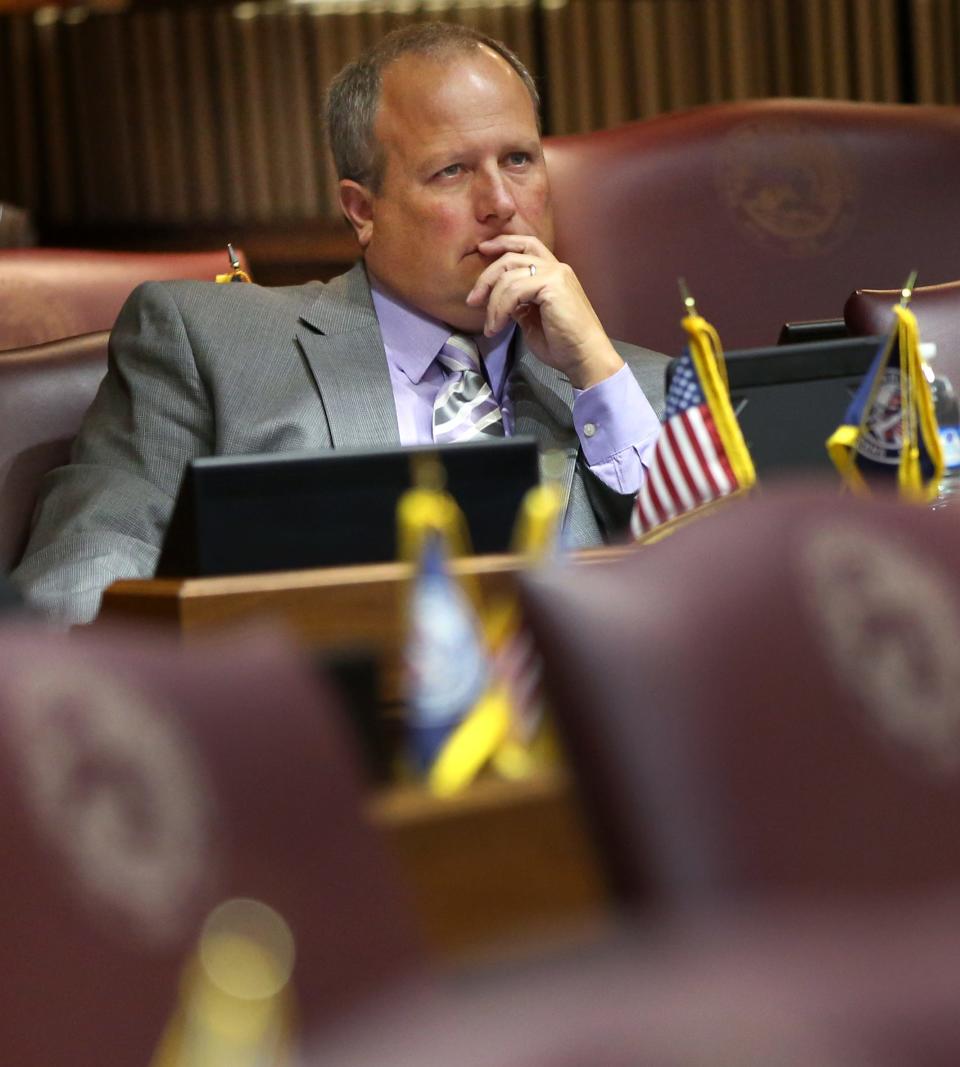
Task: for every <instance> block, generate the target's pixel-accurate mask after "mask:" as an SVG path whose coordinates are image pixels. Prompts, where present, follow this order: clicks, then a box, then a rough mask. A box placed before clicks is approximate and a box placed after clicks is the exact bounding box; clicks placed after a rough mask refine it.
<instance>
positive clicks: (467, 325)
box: [440, 303, 487, 333]
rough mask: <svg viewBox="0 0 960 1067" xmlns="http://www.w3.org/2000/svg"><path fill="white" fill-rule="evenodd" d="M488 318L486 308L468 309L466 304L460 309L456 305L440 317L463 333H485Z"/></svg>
mask: <svg viewBox="0 0 960 1067" xmlns="http://www.w3.org/2000/svg"><path fill="white" fill-rule="evenodd" d="M486 317H487V311H486V308H471V307H467V305H466V303H464V304H462V305H461V306H459V307H458V306H457V305H456V304H454V305H451V306H450V307H448V308H446V309H445V310H444V314H443V315H442V316H440V318H441V319H442V321H443V322H445V323H446V324H447V325H448V326H452V327H453V329H455V330H459V331H460V332H461V333H483V323H484V321H485V319H486Z"/></svg>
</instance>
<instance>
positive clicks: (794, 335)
mask: <svg viewBox="0 0 960 1067" xmlns="http://www.w3.org/2000/svg"><path fill="white" fill-rule="evenodd" d="M849 336H850V331H849V330H848V329H847V324H846V323H845V322H844V321H843V319H804V320H801V321H797V322H785V323H784V324H783V326H782V327H781V329H780V336H779V337H778V338H777V344H778V345H800V344H806V343H807V342H809V341H836V340H837V339H838V338H841V337H849Z"/></svg>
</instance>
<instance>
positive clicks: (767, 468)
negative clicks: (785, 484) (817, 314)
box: [667, 337, 883, 479]
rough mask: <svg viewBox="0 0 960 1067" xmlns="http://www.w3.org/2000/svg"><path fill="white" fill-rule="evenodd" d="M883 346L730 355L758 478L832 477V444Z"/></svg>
mask: <svg viewBox="0 0 960 1067" xmlns="http://www.w3.org/2000/svg"><path fill="white" fill-rule="evenodd" d="M882 343H883V338H880V337H849V338H838V339H836V340H830V341H813V342H808V343H806V344H791V345H785V346H778V347H771V348H750V349H743V350H741V351H734V352H727V353H725V356H726V364H727V376H728V378H729V381H730V399H731V401H732V403H733V410H734V412H735V413H736V416H737V421H738V422H739V423H740V429H741V430H742V431H743V436H744V439H745V440H746V443H747V447H748V448H749V449H750V455H751V456H752V457H753V461H754V465H755V466H756V468H757V476H758V477H759V478H761V479H762V478H763V477H764V475H770V474H777V473H779V474H785V473H790V474H802V473H810V474H816V473H818V472H819V473H822V472H827V471H833V469H834V468H833V465H832V464H831V462H830V459H829V457H828V456H827V450H826V440H827V438H828V437H829V436H830V434H832V433H833V431H834V430H836V428H837V427H838V426H839V425H840V423H841V422H842V420H843V416H844V414H845V412H846V410H847V406H848V405H849V403H850V401H851V400H852V399H853V395H854V393H855V392H856V390H857V387H858V386H859V384H860V382H861V380H862V378H863V376H864V374H865V373H866V371H867V370H868V369H869V368H870V365H871V363H872V362H873V359H874V357H875V356H876V354H877V351H878V350H879V347H880V345H881V344H882ZM672 368H673V362H671V365H670V367H668V369H667V380H668V383H669V380H670V378H671V376H672Z"/></svg>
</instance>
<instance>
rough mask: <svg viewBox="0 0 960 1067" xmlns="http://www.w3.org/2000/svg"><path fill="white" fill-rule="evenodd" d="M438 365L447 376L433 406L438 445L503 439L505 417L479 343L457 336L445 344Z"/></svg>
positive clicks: (448, 339) (435, 437) (454, 335)
mask: <svg viewBox="0 0 960 1067" xmlns="http://www.w3.org/2000/svg"><path fill="white" fill-rule="evenodd" d="M437 362H438V363H439V364H440V366H441V367H443V368H444V370H445V371H446V372H447V377H446V379H445V381H444V383H443V385H442V386H441V387H440V391H439V392H438V393H437V398H436V400H435V401H434V404H433V439H434V441H435V442H437V443H438V444H446V443H449V442H452V441H469V440H471V439H472V438H475V437H480V436H487V437H503V414H502V412H501V411H500V405H499V404H498V403H497V400H496V397H495V396H494V395H493V393H492V392H491V389H490V385H489V383H488V382H487V380H486V378H484V376H483V371H482V369H481V366H480V351H479V349H478V348H477V346H476V343H475V342H474V341H473V340H472V339H471V338H469V337H464V336H463V334H459V333H455V334H451V335H450V337H448V338H447V340H446V341H445V342H444V345H443V348H442V349H441V350H440V354H439V355H438V356H437Z"/></svg>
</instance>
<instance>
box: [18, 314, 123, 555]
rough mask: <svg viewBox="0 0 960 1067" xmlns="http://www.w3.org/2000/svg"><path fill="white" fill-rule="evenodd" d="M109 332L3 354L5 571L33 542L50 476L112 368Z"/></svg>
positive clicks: (66, 455)
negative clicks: (34, 521)
mask: <svg viewBox="0 0 960 1067" xmlns="http://www.w3.org/2000/svg"><path fill="white" fill-rule="evenodd" d="M108 337H109V334H108V333H107V332H106V331H103V332H100V333H93V334H86V335H84V336H82V337H69V338H66V339H64V340H61V341H52V342H50V343H49V344H43V345H33V346H31V347H29V348H21V349H19V350H16V351H10V352H4V353H3V354H2V355H0V571H5V570H11V569H12V568H13V566H14V565H15V564H16V563H17V561H18V560H19V558H20V555H21V553H22V552H23V547H24V545H25V544H26V540H27V534H28V532H29V527H30V518H31V515H32V514H33V507H34V504H35V503H36V500H37V495H38V493H39V490H40V482H41V480H42V478H43V476H44V475H45V474H46V473H47V472H48V471H50V470H53V468H54V467H59V466H61V465H62V464H64V463H66V462H67V460H68V459H69V458H70V446H71V444H72V443H73V439H74V437H75V436H76V433H77V430H78V429H79V428H80V423H81V421H82V420H83V417H84V415H85V414H86V412H87V408H89V406H90V403H91V401H92V400H93V398H94V395H95V394H96V391H97V388H98V386H99V385H100V381H101V379H102V378H103V376H104V374H105V373H106V370H107V339H108Z"/></svg>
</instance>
